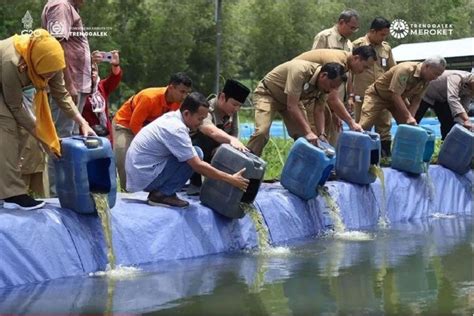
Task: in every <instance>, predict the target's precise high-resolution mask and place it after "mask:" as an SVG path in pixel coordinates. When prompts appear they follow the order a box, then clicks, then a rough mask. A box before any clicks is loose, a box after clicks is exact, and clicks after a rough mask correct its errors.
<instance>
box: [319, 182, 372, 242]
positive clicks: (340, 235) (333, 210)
mask: <svg viewBox="0 0 474 316" xmlns="http://www.w3.org/2000/svg"><path fill="white" fill-rule="evenodd" d="M318 193H319V194H320V195H321V196H322V197H323V199H324V201H325V202H326V205H327V207H328V209H329V216H331V219H332V222H333V224H334V233H332V234H331V233H330V234H329V236H332V237H334V238H335V239H339V240H348V241H366V240H373V239H374V237H373V236H372V235H371V234H367V233H364V232H361V231H357V230H352V231H346V226H345V225H344V223H343V222H342V217H341V209H340V208H339V206H338V205H337V203H336V201H334V199H333V198H332V197H331V195H330V194H329V192H328V190H327V187H321V186H319V187H318Z"/></svg>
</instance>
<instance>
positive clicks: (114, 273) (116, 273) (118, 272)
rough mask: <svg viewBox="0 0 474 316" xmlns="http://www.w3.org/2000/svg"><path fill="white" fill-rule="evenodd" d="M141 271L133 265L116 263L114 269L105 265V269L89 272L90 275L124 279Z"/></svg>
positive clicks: (132, 276) (130, 277)
mask: <svg viewBox="0 0 474 316" xmlns="http://www.w3.org/2000/svg"><path fill="white" fill-rule="evenodd" d="M141 272H142V270H141V269H139V268H135V267H126V266H121V265H118V266H116V267H115V268H114V269H111V268H110V265H107V268H106V269H105V271H97V272H93V273H89V276H91V277H107V278H110V279H114V280H126V279H132V278H134V277H136V276H137V275H139V274H140V273H141Z"/></svg>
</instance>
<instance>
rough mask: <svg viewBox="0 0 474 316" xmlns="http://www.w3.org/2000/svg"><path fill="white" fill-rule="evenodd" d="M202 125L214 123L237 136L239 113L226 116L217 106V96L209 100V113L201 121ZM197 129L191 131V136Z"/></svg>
mask: <svg viewBox="0 0 474 316" xmlns="http://www.w3.org/2000/svg"><path fill="white" fill-rule="evenodd" d="M202 125H203V126H205V125H215V126H216V127H217V128H219V129H221V130H223V131H224V132H226V133H227V134H229V135H231V136H234V137H239V115H238V113H237V112H236V113H234V115H232V117H230V116H228V115H227V114H225V113H224V112H222V111H221V110H219V108H218V107H217V98H213V99H212V100H210V101H209V114H208V115H207V117H206V118H205V119H204V121H203V122H202ZM197 133H198V132H197V131H191V132H190V133H189V134H190V135H191V136H194V135H196V134H197Z"/></svg>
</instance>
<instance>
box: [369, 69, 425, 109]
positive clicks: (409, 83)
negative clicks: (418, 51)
mask: <svg viewBox="0 0 474 316" xmlns="http://www.w3.org/2000/svg"><path fill="white" fill-rule="evenodd" d="M421 65H422V63H418V62H405V63H401V64H398V65H396V66H394V67H392V68H391V69H390V70H389V71H387V72H386V73H384V74H383V75H382V76H380V77H379V78H378V79H377V80H376V81H375V82H374V84H372V85H371V86H370V87H369V89H367V93H370V94H373V95H376V96H378V97H380V98H381V99H382V100H384V101H387V102H392V93H395V94H399V95H401V96H402V99H408V100H409V101H411V100H413V99H414V98H416V97H421V96H423V94H424V93H425V91H426V89H427V88H428V82H426V81H425V80H423V79H422V78H421V77H420V72H421Z"/></svg>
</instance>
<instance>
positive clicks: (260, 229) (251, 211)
mask: <svg viewBox="0 0 474 316" xmlns="http://www.w3.org/2000/svg"><path fill="white" fill-rule="evenodd" d="M240 206H241V207H242V208H243V210H244V212H245V214H248V215H249V216H250V219H251V220H252V222H253V224H254V226H255V230H256V231H257V236H258V249H259V251H260V252H265V251H267V250H268V249H269V248H271V247H270V241H269V234H268V227H267V224H266V223H265V220H264V219H263V216H262V214H261V213H260V212H259V211H258V210H257V209H256V208H255V206H254V205H253V204H250V203H240Z"/></svg>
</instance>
